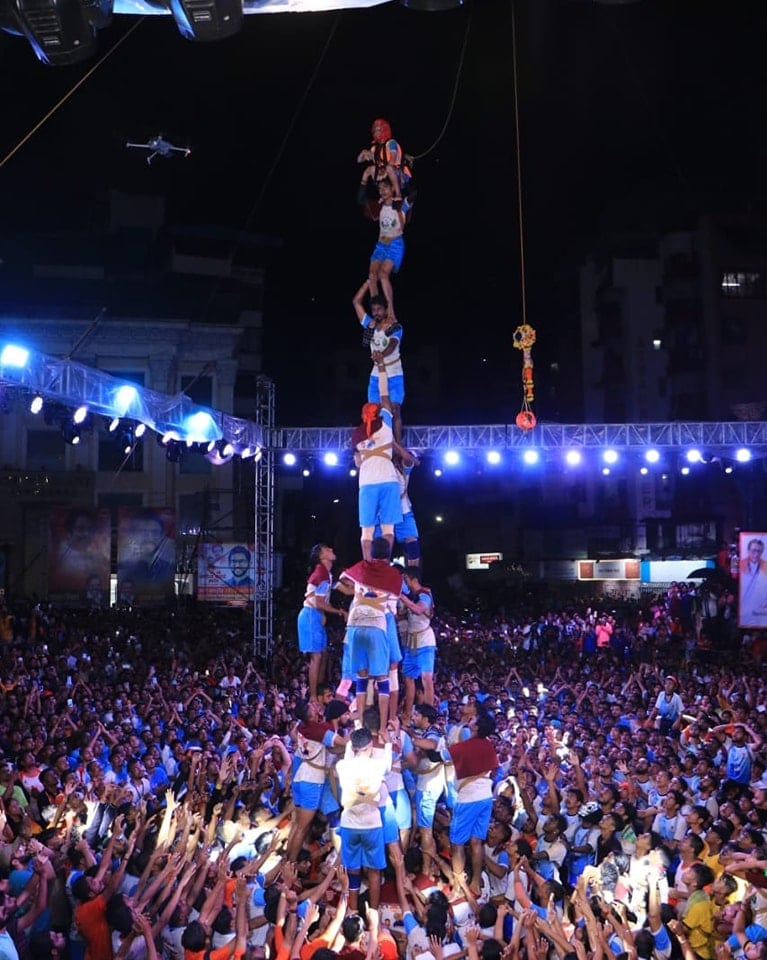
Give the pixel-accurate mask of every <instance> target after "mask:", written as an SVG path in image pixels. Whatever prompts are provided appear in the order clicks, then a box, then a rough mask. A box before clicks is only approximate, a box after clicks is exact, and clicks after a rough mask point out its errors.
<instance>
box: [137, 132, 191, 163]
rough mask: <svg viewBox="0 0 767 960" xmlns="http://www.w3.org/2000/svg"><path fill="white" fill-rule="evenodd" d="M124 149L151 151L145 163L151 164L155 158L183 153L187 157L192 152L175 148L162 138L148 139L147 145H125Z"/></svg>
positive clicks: (182, 148) (184, 148) (183, 148)
mask: <svg viewBox="0 0 767 960" xmlns="http://www.w3.org/2000/svg"><path fill="white" fill-rule="evenodd" d="M125 146H126V147H135V148H136V149H137V150H151V151H152V152H151V153H150V154H149V156H148V157H147V158H146V162H147V163H151V162H152V161H153V160H154V158H155V157H169V156H170V155H171V154H173V153H183V154H184V156H185V157H188V156H189V154H190V153H191V152H192V148H191V147H176V146H174V145H173V144H172V143H171V142H170V141H169V140H165V139H164V138H163V137H161V136H158V137H150V138H149V141H148V143H130V142H128V143H126V144H125Z"/></svg>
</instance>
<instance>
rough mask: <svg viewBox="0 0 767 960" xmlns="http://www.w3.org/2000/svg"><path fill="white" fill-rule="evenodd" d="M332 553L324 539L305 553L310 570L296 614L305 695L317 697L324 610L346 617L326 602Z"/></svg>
mask: <svg viewBox="0 0 767 960" xmlns="http://www.w3.org/2000/svg"><path fill="white" fill-rule="evenodd" d="M335 559H336V555H335V553H334V552H333V548H332V547H330V546H328V544H326V543H317V544H315V545H314V546H313V547H312V551H311V553H310V554H309V563H310V565H311V567H312V572H311V573H310V575H309V579H308V580H307V581H306V590H305V591H304V602H303V606H302V607H301V610H300V612H299V614H298V622H297V627H298V649H299V650H300V651H301V653H305V654H307V655H308V657H309V698H310V699H311V700H316V699H317V689H318V685H319V681H320V678H321V677H323V676H324V673H325V667H326V664H327V656H328V654H327V650H328V635H327V632H326V630H325V614H326V613H329V614H332V615H334V616H339V617H341V619H342V620H345V619H346V611H345V610H343V609H342V608H341V607H334V606H333V604H332V603H331V602H330V591H331V589H332V586H333V576H332V570H333V563H334V561H335Z"/></svg>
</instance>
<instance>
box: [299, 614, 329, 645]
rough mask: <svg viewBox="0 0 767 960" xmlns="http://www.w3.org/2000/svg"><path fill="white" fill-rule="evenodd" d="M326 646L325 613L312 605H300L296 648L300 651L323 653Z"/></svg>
mask: <svg viewBox="0 0 767 960" xmlns="http://www.w3.org/2000/svg"><path fill="white" fill-rule="evenodd" d="M327 648H328V635H327V632H326V631H325V614H324V613H323V612H322V610H315V609H314V607H301V609H300V611H299V613H298V649H299V650H300V651H301V653H323V652H324V651H325V650H327Z"/></svg>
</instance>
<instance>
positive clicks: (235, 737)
mask: <svg viewBox="0 0 767 960" xmlns="http://www.w3.org/2000/svg"><path fill="white" fill-rule="evenodd" d="M673 619H674V618H673V616H670V613H669V601H668V597H665V598H659V599H658V601H657V602H656V603H654V604H649V605H648V606H647V608H646V609H645V610H644V611H642V610H640V609H639V608H638V607H635V608H631V609H630V610H628V611H627V612H626V614H625V616H624V615H621V614H614V613H613V612H610V611H600V610H599V609H597V608H593V609H592V608H591V607H581V608H577V607H573V606H567V607H565V608H562V609H560V610H557V611H544V612H543V613H542V614H540V615H537V616H536V615H535V614H534V613H530V615H520V616H514V615H512V614H511V613H510V612H509V611H507V612H506V613H505V614H498V615H495V616H492V617H491V616H489V615H487V614H479V613H475V614H472V613H468V612H464V613H463V614H462V615H461V616H452V615H447V614H439V613H437V615H435V618H434V621H433V624H434V630H435V634H436V636H437V639H438V652H437V666H436V669H435V675H434V692H435V702H434V704H433V705H432V704H429V703H426V702H425V701H424V698H423V690H422V688H421V684H420V683H419V684H417V689H416V696H415V703H414V706H413V709H412V713H411V716H404V715H403V716H401V717H398V718H395V719H394V721H393V722H392V723H389V724H387V728H388V729H387V731H383V730H382V729H381V725H380V722H379V715H378V711H377V709H374V710H373V711H372V712H371V711H370V710H363V714H364V716H360V715H359V714H358V713H356V712H354V706H355V703H354V699H353V696H352V697H349V698H346V699H342V698H340V697H339V696H338V695H336V694H335V693H334V688H335V684H336V682H337V681H338V680H340V678H341V671H340V659H337V658H336V657H333V656H331V659H330V663H331V665H332V666H333V667H334V669H333V670H332V671H331V677H330V678H329V679H331V681H332V682H331V683H330V684H327V683H324V684H323V683H320V688H319V691H318V695H317V698H316V700H315V701H312V702H310V701H308V700H307V694H308V687H307V682H308V675H307V670H306V665H305V664H304V663H303V662H302V660H301V658H300V657H297V656H296V645H295V638H294V636H293V637H292V636H291V635H290V630H289V626H288V624H287V623H286V624H285V627H284V633H283V635H282V640H281V644H280V646H279V647H278V649H277V650H276V651H275V657H274V663H273V664H269V665H266V664H264V663H263V662H261V661H256V660H255V659H254V658H253V657H252V651H251V649H250V647H251V642H252V641H251V640H250V627H249V624H248V623H247V621H246V620H244V619H241V615H240V614H238V613H236V612H231V613H226V612H221V611H218V612H216V613H215V614H210V615H204V614H200V613H199V611H197V612H195V614H194V615H189V616H182V615H179V614H172V613H167V612H160V611H157V612H144V613H142V612H140V611H125V610H123V611H109V612H106V611H102V612H96V611H92V612H84V611H64V610H55V609H45V608H40V607H39V606H38V607H31V606H30V607H24V606H19V607H17V608H15V609H8V610H6V611H4V613H3V617H2V620H1V621H0V626H1V627H2V637H3V641H4V656H3V667H2V687H1V688H0V750H1V751H2V768H1V769H0V797H1V798H2V814H0V833H1V834H2V844H1V845H0V878H2V879H0V897H1V898H2V905H1V906H0V957H2V956H5V957H9V958H12V960H13V958H15V957H16V956H19V957H22V958H24V957H29V958H32V960H38V958H49V957H65V956H66V957H71V958H75V960H77V958H81V957H85V958H88V960H110V958H112V957H119V958H125V957H130V958H135V960H139V958H142V957H150V958H152V957H155V956H163V957H167V958H178V960H181V958H184V960H197V958H200V960H202V958H204V957H212V958H213V960H220V958H224V957H229V956H234V957H241V956H247V957H262V956H269V957H279V958H281V960H286V958H288V957H300V958H302V960H308V958H309V957H311V956H313V955H314V954H318V957H317V960H329V958H330V957H331V956H337V955H340V956H352V957H354V958H357V960H362V958H363V957H368V958H372V957H375V956H378V955H379V954H380V955H381V956H383V957H386V958H392V960H393V958H394V957H396V956H397V955H398V954H399V955H402V956H406V957H407V958H408V960H411V958H412V960H414V958H416V957H419V956H422V957H423V956H426V957H434V958H435V960H441V958H443V957H449V956H464V955H465V956H468V957H470V958H472V960H479V958H482V960H496V958H498V957H500V956H501V955H502V954H505V955H506V956H517V955H519V956H524V958H526V960H533V958H542V957H543V956H544V955H548V954H550V953H553V954H554V955H557V956H559V957H560V958H564V957H565V956H566V955H567V957H568V960H569V958H571V957H572V955H573V954H574V955H575V956H576V957H577V958H578V960H583V958H586V957H589V958H591V957H594V958H599V957H602V956H606V957H609V956H610V955H611V954H610V952H612V954H615V955H616V956H621V957H622V956H623V955H625V956H626V957H632V956H634V955H638V956H641V957H650V956H651V955H655V956H657V957H659V958H661V960H666V958H668V957H671V956H672V955H674V956H680V955H681V956H684V957H686V958H687V960H692V957H693V956H697V957H700V958H702V960H713V957H714V955H715V954H716V955H721V954H728V955H729V954H730V953H731V954H733V955H736V954H738V955H739V954H743V955H744V956H745V957H747V958H748V960H755V958H756V957H757V956H760V957H761V956H762V955H763V954H764V956H767V946H764V945H765V944H767V917H765V912H766V911H767V895H765V893H764V887H765V885H766V883H767V881H765V868H767V848H766V843H767V841H766V840H765V830H767V779H765V777H767V774H766V768H767V752H765V750H764V749H763V740H764V738H765V737H766V736H767V732H766V731H767V691H765V687H764V684H763V683H762V679H761V674H760V667H759V665H758V663H757V662H755V661H754V659H753V658H750V657H749V656H748V655H747V653H746V654H744V652H743V651H742V650H741V649H740V648H739V647H738V646H733V647H732V648H731V653H732V658H731V660H730V661H729V662H726V663H724V664H721V663H712V662H710V661H709V659H708V658H706V657H705V655H700V654H701V651H696V650H695V649H694V648H693V647H691V646H690V645H688V644H686V643H685V640H684V637H679V638H677V637H676V635H675V630H674V624H673ZM341 627H342V623H341V622H340V621H339V624H338V626H337V629H336V632H335V633H333V634H332V635H331V640H332V641H334V644H335V646H334V644H331V647H332V648H334V649H335V650H336V651H337V652H338V653H339V658H340V649H339V647H338V646H337V645H338V644H339V643H340V640H341V635H342V631H341ZM267 666H268V667H269V670H268V672H267ZM352 695H353V691H352ZM312 723H314V724H322V725H323V730H324V731H326V732H324V733H323V736H322V740H323V741H324V742H326V743H327V751H326V754H327V755H326V757H325V758H324V759H323V763H322V766H323V770H322V777H323V783H324V782H325V777H328V780H327V782H328V784H329V786H330V790H329V791H328V792H327V793H323V796H322V802H321V803H318V804H317V806H316V807H315V808H314V809H313V810H312V811H310V816H308V817H305V816H303V815H302V814H303V812H304V810H305V808H304V807H302V806H301V803H302V801H301V799H300V798H301V796H302V795H303V794H302V792H301V791H302V790H305V789H306V788H305V785H304V786H302V787H301V790H299V785H300V784H301V775H300V774H299V773H298V771H299V769H300V767H301V765H302V763H303V762H304V761H305V759H306V758H305V757H303V759H301V758H302V756H303V755H302V753H301V739H302V737H304V738H305V736H306V732H307V730H309V729H310V728H309V727H307V724H312ZM368 730H369V731H370V732H368ZM302 731H303V732H302ZM327 731H330V732H329V733H328V732H327ZM355 738H356V739H355ZM371 739H372V740H373V741H374V746H376V745H377V746H378V747H379V748H380V749H379V750H378V753H380V754H381V755H388V756H389V761H388V762H389V768H388V770H389V773H388V774H387V776H391V772H392V770H393V771H394V772H395V773H396V775H397V776H398V777H399V782H400V783H401V785H402V789H403V790H404V793H405V794H406V795H407V797H408V798H409V800H411V801H412V800H416V799H418V802H416V803H412V802H411V803H408V805H407V807H406V809H407V811H408V817H407V819H405V820H403V819H402V818H401V816H400V815H399V814H401V810H400V811H399V813H398V820H397V827H396V829H395V833H394V835H393V836H392V835H388V838H387V846H386V866H385V868H384V870H383V871H382V875H381V877H380V881H379V880H378V879H376V878H375V871H367V870H366V871H363V881H362V883H361V884H355V883H354V882H352V884H351V885H350V873H349V872H348V871H347V870H345V869H344V867H343V865H342V859H343V858H340V857H339V851H340V850H341V847H342V843H343V836H344V829H345V828H344V822H343V820H342V819H341V820H340V821H339V815H338V812H339V808H340V807H341V806H342V801H343V800H344V796H345V794H344V793H343V786H344V784H345V783H346V784H348V778H349V776H350V771H351V775H352V776H353V775H354V772H355V771H357V775H359V771H360V770H361V769H362V766H364V763H365V762H366V761H365V758H366V757H369V756H370V748H369V744H370V741H371ZM363 741H364V743H363ZM435 741H436V742H435ZM354 743H357V744H358V745H359V744H363V746H361V747H360V746H357V747H354ZM461 743H463V744H468V748H467V749H468V750H469V751H471V752H472V753H473V754H475V755H476V754H477V752H478V751H481V750H482V749H483V748H484V749H485V751H487V749H488V747H489V749H490V753H491V754H492V758H493V759H492V763H490V766H491V768H492V772H491V779H492V797H493V799H492V814H491V817H490V819H489V822H488V824H487V830H486V835H484V836H483V837H482V838H481V840H480V841H477V839H476V838H471V839H467V842H466V843H465V845H464V848H463V850H462V852H461V855H460V856H457V855H456V854H457V851H456V844H455V842H454V837H455V829H456V824H455V822H454V820H455V819H456V818H457V817H458V814H456V810H458V809H459V805H457V803H456V792H455V781H453V786H452V788H451V775H450V765H451V763H454V764H455V766H456V767H457V769H458V771H459V772H460V764H461V763H464V762H465V755H464V754H461V752H460V751H456V750H455V749H453V748H454V747H455V745H456V744H461ZM450 745H452V747H451V746H450ZM366 749H367V753H366V752H365V751H366ZM355 751H356V752H355ZM360 751H361V752H360ZM374 752H375V751H374ZM485 756H486V757H487V756H489V754H487V752H485ZM424 758H425V759H424ZM370 762H371V763H372V762H373V761H372V760H371V761H370ZM423 762H428V763H429V764H430V765H432V766H433V767H434V769H438V775H439V776H440V777H442V778H443V779H442V780H441V781H440V782H441V784H442V788H441V789H440V792H439V794H438V795H437V797H436V799H435V804H434V810H433V818H432V820H431V826H430V827H429V829H428V830H427V829H426V828H425V827H424V826H423V824H424V822H425V821H424V820H423V804H424V797H425V794H424V791H423V783H421V782H420V780H421V778H422V777H423V768H422V765H423ZM343 763H346V772H345V773H344V770H343V768H342V765H343ZM419 764H421V768H420V772H419ZM334 767H339V768H342V769H340V774H341V776H340V779H336V780H335V781H334V780H333V769H334ZM433 772H434V771H433V770H431V772H430V776H431V775H432V774H433ZM344 778H346V779H344ZM296 780H297V781H298V782H296ZM334 782H335V784H336V789H335V795H334V790H333V783H334ZM339 784H340V787H341V789H339ZM458 784H459V788H460V786H461V780H460V777H459V779H458ZM432 792H433V791H432ZM391 793H392V795H395V794H396V793H397V784H394V786H393V789H392V790H391ZM458 800H460V792H459V794H458ZM451 830H452V831H453V832H452V834H451ZM451 836H452V838H453V842H451ZM373 900H375V908H374V909H371V906H370V905H371V902H372V901H373ZM322 951H324V952H322ZM318 952H319V953H318Z"/></svg>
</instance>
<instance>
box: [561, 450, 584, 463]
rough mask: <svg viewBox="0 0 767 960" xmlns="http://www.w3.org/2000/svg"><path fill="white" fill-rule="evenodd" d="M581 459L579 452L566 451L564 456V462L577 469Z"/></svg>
mask: <svg viewBox="0 0 767 960" xmlns="http://www.w3.org/2000/svg"><path fill="white" fill-rule="evenodd" d="M582 459H583V457H582V456H581V451H580V450H568V451H567V453H566V454H565V460H566V461H567V463H568V464H569V465H570V466H571V467H577V466H578V464H579V463H580V462H581V460H582Z"/></svg>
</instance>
